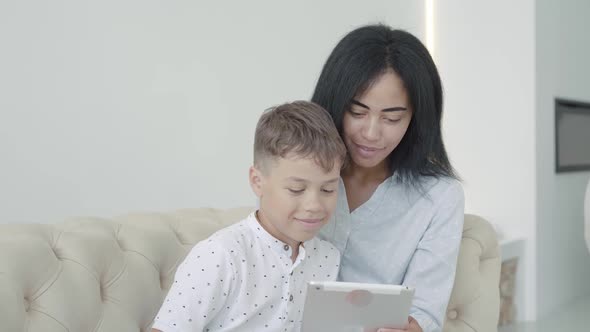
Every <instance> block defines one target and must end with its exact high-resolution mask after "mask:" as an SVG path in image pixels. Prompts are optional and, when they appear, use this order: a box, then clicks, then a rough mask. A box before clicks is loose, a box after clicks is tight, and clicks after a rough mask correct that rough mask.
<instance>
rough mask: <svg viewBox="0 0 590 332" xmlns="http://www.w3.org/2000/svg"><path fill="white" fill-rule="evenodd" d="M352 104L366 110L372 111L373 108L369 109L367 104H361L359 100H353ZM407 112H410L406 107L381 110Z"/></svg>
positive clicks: (383, 110)
mask: <svg viewBox="0 0 590 332" xmlns="http://www.w3.org/2000/svg"><path fill="white" fill-rule="evenodd" d="M351 103H353V104H355V105H357V106H360V107H362V108H366V109H368V110H370V109H371V108H369V106H367V105H365V104H363V103H361V102H360V101H358V100H356V99H353V100H352V101H351ZM407 110H408V109H407V108H406V107H401V106H397V107H389V108H384V109H382V110H381V112H396V111H407Z"/></svg>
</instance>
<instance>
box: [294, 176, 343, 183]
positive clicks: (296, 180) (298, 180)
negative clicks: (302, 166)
mask: <svg viewBox="0 0 590 332" xmlns="http://www.w3.org/2000/svg"><path fill="white" fill-rule="evenodd" d="M339 179H340V177H337V178H333V179H330V180H328V181H325V182H324V183H334V182H338V180H339ZM287 180H291V181H295V182H305V183H307V182H309V181H307V180H306V179H302V178H298V177H296V176H290V177H288V178H287Z"/></svg>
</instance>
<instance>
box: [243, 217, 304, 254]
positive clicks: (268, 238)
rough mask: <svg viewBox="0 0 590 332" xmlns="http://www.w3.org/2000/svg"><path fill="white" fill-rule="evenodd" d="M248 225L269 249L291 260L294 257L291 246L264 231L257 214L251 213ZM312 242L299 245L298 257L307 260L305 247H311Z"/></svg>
mask: <svg viewBox="0 0 590 332" xmlns="http://www.w3.org/2000/svg"><path fill="white" fill-rule="evenodd" d="M247 224H248V226H249V227H250V228H251V229H252V231H253V232H254V234H255V235H256V236H257V237H259V238H260V239H261V240H262V241H263V242H264V243H265V244H266V245H267V246H268V248H270V249H271V250H272V251H274V252H276V253H277V254H279V255H286V256H287V257H288V258H289V260H290V259H291V256H292V255H293V250H292V249H291V246H290V245H288V244H286V243H285V242H283V241H281V240H279V239H277V238H276V237H274V236H272V235H271V234H270V233H269V232H267V231H266V229H264V227H262V225H260V223H259V222H258V219H257V218H256V212H252V213H250V215H249V216H248V219H247ZM312 240H313V238H312V239H311V240H308V241H305V242H303V243H302V244H300V245H299V255H298V257H301V258H302V259H305V246H306V245H308V244H310V245H311V241H312Z"/></svg>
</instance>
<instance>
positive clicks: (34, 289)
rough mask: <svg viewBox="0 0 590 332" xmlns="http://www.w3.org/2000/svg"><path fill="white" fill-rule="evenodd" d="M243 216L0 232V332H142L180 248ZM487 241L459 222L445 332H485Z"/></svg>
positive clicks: (494, 296)
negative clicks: (461, 231) (454, 277)
mask: <svg viewBox="0 0 590 332" xmlns="http://www.w3.org/2000/svg"><path fill="white" fill-rule="evenodd" d="M250 211H251V208H234V209H227V210H217V209H204V208H203V209H192V210H182V211H178V212H175V213H169V214H155V213H149V214H130V215H126V216H122V217H117V218H113V219H108V220H107V219H99V218H75V219H71V220H68V221H66V222H64V223H59V224H55V225H36V224H28V225H0V329H1V331H3V332H4V331H6V332H13V331H14V332H21V331H28V332H41V331H43V332H66V331H68V332H90V331H92V332H103V331H105V332H106V331H110V332H118V331H120V332H146V331H149V330H150V326H151V323H152V319H153V317H154V316H155V314H156V312H157V311H158V309H159V307H160V305H161V302H162V301H163V298H164V296H165V295H166V292H167V290H168V289H169V287H170V284H171V283H172V281H173V278H174V272H175V270H176V267H177V266H178V264H179V263H180V262H181V261H182V260H183V258H184V257H185V255H186V254H187V253H188V251H189V249H190V248H191V247H192V246H193V245H194V244H195V243H197V242H198V241H200V240H202V239H204V238H206V237H208V236H209V235H210V234H212V233H213V232H215V231H216V230H218V229H220V228H222V227H224V226H226V225H229V224H231V223H233V222H235V221H238V220H240V219H241V218H243V217H245V216H246V215H247V214H248V213H249V212H250ZM499 264H500V262H499V256H498V247H497V241H496V238H495V235H494V233H493V230H492V228H491V227H490V226H489V224H488V223H487V222H486V221H485V220H483V219H480V218H477V217H474V216H469V215H468V216H466V220H465V231H464V234H463V243H462V247H461V254H460V260H459V266H458V270H457V271H458V273H457V282H456V283H455V288H454V290H453V296H452V299H451V303H450V305H449V315H448V318H447V323H446V325H445V331H446V332H460V331H473V330H474V329H470V327H474V328H475V331H482V332H487V331H495V326H496V323H497V320H498V308H499V293H498V283H499V280H498V279H499V273H500V272H499V271H500V270H499V269H500V268H499Z"/></svg>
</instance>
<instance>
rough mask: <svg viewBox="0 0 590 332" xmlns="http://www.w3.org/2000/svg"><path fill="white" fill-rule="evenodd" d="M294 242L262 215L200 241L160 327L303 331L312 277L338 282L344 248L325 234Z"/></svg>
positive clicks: (181, 270) (171, 330)
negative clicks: (294, 245) (272, 229)
mask: <svg viewBox="0 0 590 332" xmlns="http://www.w3.org/2000/svg"><path fill="white" fill-rule="evenodd" d="M291 255H292V251H291V248H290V247H289V246H288V245H287V244H285V243H283V242H281V241H279V240H277V239H276V238H274V237H273V236H272V235H270V234H269V233H268V232H266V231H265V230H264V228H262V226H260V224H259V223H258V221H257V220H256V217H255V216H254V213H252V214H250V215H249V216H248V217H247V218H246V219H244V220H242V221H241V222H239V223H237V224H234V225H232V226H229V227H227V228H224V229H222V230H220V231H218V232H216V233H215V234H213V235H212V236H211V237H209V238H208V239H206V240H204V241H201V242H199V243H198V244H197V245H196V246H195V247H194V248H193V249H192V250H191V252H190V253H189V254H188V256H187V257H186V258H185V260H184V261H183V262H182V263H181V264H180V266H179V267H178V270H177V271H176V275H175V278H174V282H173V284H172V287H171V288H170V290H169V292H168V295H167V296H166V298H165V299H164V303H163V305H162V307H161V308H160V311H159V313H158V314H157V316H156V318H155V320H154V325H153V328H155V329H158V330H161V331H164V332H176V331H182V332H189V331H191V332H192V331H195V332H196V331H210V332H212V331H219V332H220V331H299V330H300V329H301V319H302V315H303V305H304V303H305V294H306V287H307V281H310V280H336V278H337V275H338V268H339V264H340V254H339V252H338V250H337V249H336V248H335V247H334V246H332V245H331V244H330V243H328V242H326V241H323V240H320V239H318V238H314V239H311V240H309V241H307V242H305V243H304V244H303V245H301V246H300V247H299V255H298V256H297V258H296V260H295V262H293V261H292V260H291Z"/></svg>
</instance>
